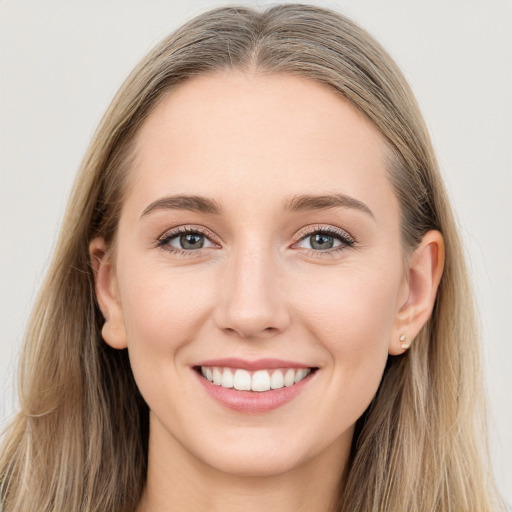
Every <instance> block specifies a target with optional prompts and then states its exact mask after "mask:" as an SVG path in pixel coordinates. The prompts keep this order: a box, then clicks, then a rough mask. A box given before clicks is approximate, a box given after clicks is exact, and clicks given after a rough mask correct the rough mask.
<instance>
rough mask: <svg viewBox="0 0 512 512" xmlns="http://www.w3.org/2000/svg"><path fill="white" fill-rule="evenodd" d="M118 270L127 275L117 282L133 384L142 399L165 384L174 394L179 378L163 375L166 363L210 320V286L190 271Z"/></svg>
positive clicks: (134, 265)
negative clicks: (146, 393) (128, 271)
mask: <svg viewBox="0 0 512 512" xmlns="http://www.w3.org/2000/svg"><path fill="white" fill-rule="evenodd" d="M122 268H129V269H130V273H129V274H126V275H123V276H120V282H122V283H123V287H122V289H120V295H121V298H122V310H123V317H124V326H125V329H126V336H127V340H128V349H129V353H130V361H131V366H132V370H133V373H134V376H135V379H136V381H137V384H138V386H139V388H140V389H141V392H142V394H143V395H145V393H144V391H145V389H148V390H150V389H158V387H159V386H160V384H159V383H162V382H168V381H169V380H172V381H173V384H174V385H175V386H174V387H173V386H169V389H178V388H179V387H180V386H181V379H180V375H179V374H175V373H174V372H169V362H171V361H172V360H176V359H178V360H179V359H180V357H181V354H182V349H183V348H184V347H186V346H187V345H188V344H189V343H190V342H192V341H193V340H194V338H195V337H196V336H197V332H198V331H199V329H200V328H201V327H202V326H203V325H204V323H205V322H207V321H208V318H209V317H210V316H211V315H210V309H211V304H212V302H213V301H212V299H211V291H212V286H209V285H208V280H207V279H204V278H202V277H201V276H197V275H195V276H194V274H193V271H192V270H190V272H188V271H181V272H173V271H172V270H170V269H169V268H162V266H160V265H158V264H154V265H139V266H138V263H137V262H136V261H134V262H130V263H128V264H125V265H124V267H122ZM191 269H192V267H191ZM196 274H197V272H196ZM203 277H204V276H203ZM173 367H174V368H176V367H177V368H178V369H179V368H180V366H179V365H173ZM145 398H146V399H147V400H148V401H150V397H149V396H145Z"/></svg>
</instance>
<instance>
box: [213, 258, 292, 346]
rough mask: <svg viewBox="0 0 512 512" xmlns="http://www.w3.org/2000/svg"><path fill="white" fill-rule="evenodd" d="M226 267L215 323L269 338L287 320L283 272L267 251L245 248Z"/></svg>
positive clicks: (247, 336) (253, 336)
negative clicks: (246, 249)
mask: <svg viewBox="0 0 512 512" xmlns="http://www.w3.org/2000/svg"><path fill="white" fill-rule="evenodd" d="M230 259H231V261H230V262H229V264H228V265H227V266H226V268H225V272H224V273H223V279H222V283H221V285H220V289H219V301H218V303H217V306H216V310H215V323H216V325H217V327H218V328H220V329H222V330H223V331H224V332H226V333H228V334H235V335H238V336H239V337H241V338H245V339H256V338H269V337H273V336H276V335H277V334H279V333H281V332H283V331H284V330H285V329H286V328H287V327H288V325H289V324H290V314H289V310H288V307H287V301H286V293H285V290H284V287H283V272H282V271H280V269H279V265H278V263H277V262H276V261H275V260H273V258H272V257H271V255H270V254H268V253H265V252H264V251H258V252H254V251H250V250H248V251H245V252H244V253H243V254H238V255H233V257H232V258H230Z"/></svg>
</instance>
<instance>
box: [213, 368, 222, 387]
mask: <svg viewBox="0 0 512 512" xmlns="http://www.w3.org/2000/svg"><path fill="white" fill-rule="evenodd" d="M221 382H222V373H220V370H219V369H218V368H214V369H213V383H214V384H216V385H217V386H220V383H221Z"/></svg>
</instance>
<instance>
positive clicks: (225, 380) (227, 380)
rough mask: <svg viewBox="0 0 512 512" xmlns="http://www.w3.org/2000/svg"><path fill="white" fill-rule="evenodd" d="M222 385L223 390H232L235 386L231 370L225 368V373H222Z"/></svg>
mask: <svg viewBox="0 0 512 512" xmlns="http://www.w3.org/2000/svg"><path fill="white" fill-rule="evenodd" d="M220 385H221V386H222V387H223V388H232V387H233V386H234V381H233V373H232V372H231V370H230V369H228V368H224V371H223V372H222V382H221V383H220Z"/></svg>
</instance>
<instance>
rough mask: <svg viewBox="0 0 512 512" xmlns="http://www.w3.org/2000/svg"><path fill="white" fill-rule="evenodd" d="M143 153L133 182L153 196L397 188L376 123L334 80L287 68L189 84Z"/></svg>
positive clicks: (150, 125)
mask: <svg viewBox="0 0 512 512" xmlns="http://www.w3.org/2000/svg"><path fill="white" fill-rule="evenodd" d="M136 155H137V158H136V161H135V165H134V168H133V172H134V180H133V181H132V183H133V188H134V190H136V191H137V196H138V197H139V198H140V200H141V201H146V202H148V201H151V200H154V199H155V197H157V196H162V195H164V194H165V193H172V194H176V193H193V194H201V195H208V196H212V195H213V196H217V197H220V200H221V201H222V200H223V198H224V199H226V200H229V195H230V194H238V195H240V194H245V193H247V192H248V191H250V192H251V196H252V197H255V198H258V197H260V198H261V194H264V195H265V197H266V198H267V199H269V200H271V199H272V197H274V196H275V199H276V201H277V200H279V199H280V198H281V197H282V196H283V195H292V194H308V193H309V194H310V193H328V192H334V193H335V192H343V193H348V194H352V195H355V196H356V197H358V198H359V199H361V200H364V201H370V202H372V201H373V200H377V202H378V200H379V195H382V193H383V192H385V193H388V194H392V190H391V188H390V185H389V182H388V179H387V173H386V170H385V162H386V146H385V144H384V142H383V137H382V136H381V134H380V133H379V132H378V130H377V129H376V128H375V127H374V126H373V125H372V124H371V123H370V122H369V121H368V120H367V119H366V118H365V117H364V116H363V115H362V114H361V113H360V112H359V111H357V110H356V109H355V108H354V107H353V106H352V105H351V104H350V103H349V102H348V101H347V100H345V99H344V98H343V97H342V96H341V95H340V94H338V93H336V92H334V91H333V90H331V89H330V88H329V87H328V86H327V85H325V84H321V83H319V82H316V81H313V80H310V79H307V78H302V77H297V76H292V75H288V74H271V75H263V74H249V73H242V72H234V71H221V72H214V73H210V74H205V75H201V76H199V77H196V78H194V79H191V80H188V81H186V82H184V83H183V84H181V85H180V86H178V87H177V88H175V89H173V90H172V91H171V92H169V93H167V95H166V96H164V97H163V98H162V100H161V101H160V103H159V104H158V105H157V106H156V107H155V109H154V110H153V112H152V113H151V114H150V116H149V117H148V118H147V119H146V121H145V122H144V124H143V126H142V128H141V129H140V131H139V133H138V135H137V139H136ZM340 188H341V189H342V190H340ZM376 188H377V189H378V188H380V189H381V190H380V192H379V193H376ZM384 189H385V190H384ZM392 195H393V194H392ZM143 198H144V199H143ZM380 199H382V197H380ZM387 199H388V200H389V199H390V198H389V197H388V198H387Z"/></svg>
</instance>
